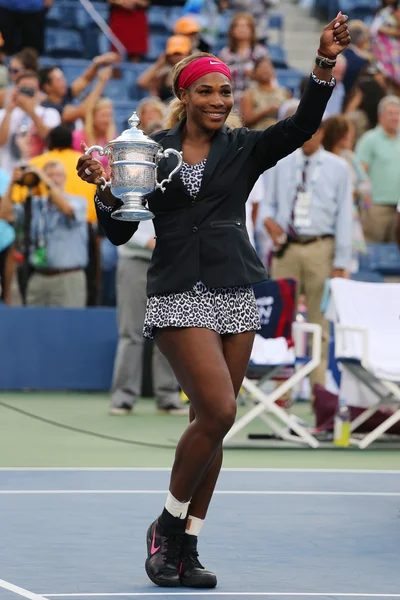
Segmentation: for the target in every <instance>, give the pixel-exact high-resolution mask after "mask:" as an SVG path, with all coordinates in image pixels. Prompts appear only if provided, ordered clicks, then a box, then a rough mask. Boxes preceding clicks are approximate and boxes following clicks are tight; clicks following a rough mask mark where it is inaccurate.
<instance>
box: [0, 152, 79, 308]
mask: <svg viewBox="0 0 400 600" xmlns="http://www.w3.org/2000/svg"><path fill="white" fill-rule="evenodd" d="M28 173H30V174H31V175H33V176H36V177H37V178H39V179H40V181H41V182H42V183H43V184H44V185H45V186H46V188H47V191H46V193H45V195H44V196H36V195H32V203H31V216H30V226H29V231H30V236H29V238H30V239H29V242H30V243H29V248H30V250H29V264H30V267H31V269H32V274H31V276H30V278H29V282H28V290H27V304H28V305H31V306H62V307H66V308H67V307H68V308H82V307H84V306H85V304H86V279H85V271H84V270H85V268H86V266H87V262H88V231H87V224H86V213H87V206H86V199H85V198H82V197H80V196H73V195H72V194H67V193H65V191H64V186H65V180H66V174H65V170H64V167H63V165H62V164H61V163H59V162H57V161H50V162H48V163H46V165H45V166H44V168H43V170H42V169H39V168H38V167H30V168H29V171H28V169H27V170H25V172H24V177H25V176H26V175H27V174H28ZM21 176H22V171H21V169H20V168H19V167H17V168H15V169H14V170H13V175H12V181H11V184H10V185H9V187H8V190H7V192H6V194H5V195H4V197H3V200H2V203H1V207H0V218H3V219H4V220H6V221H8V222H15V223H16V224H18V223H21V222H24V220H25V218H26V216H27V215H26V211H25V205H24V204H15V205H14V206H13V203H12V200H11V198H12V188H13V187H14V186H15V185H17V182H18V181H20V179H21Z"/></svg>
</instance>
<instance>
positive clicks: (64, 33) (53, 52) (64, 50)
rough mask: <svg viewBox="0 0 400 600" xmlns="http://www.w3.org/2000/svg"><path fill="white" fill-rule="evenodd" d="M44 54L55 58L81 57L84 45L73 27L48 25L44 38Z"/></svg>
mask: <svg viewBox="0 0 400 600" xmlns="http://www.w3.org/2000/svg"><path fill="white" fill-rule="evenodd" d="M45 46H46V54H47V55H48V56H53V57H56V58H64V57H65V58H67V57H77V58H79V57H83V55H84V46H83V43H82V38H81V35H80V33H79V32H78V31H76V30H74V29H58V28H57V29H55V28H52V27H48V28H47V29H46V38H45Z"/></svg>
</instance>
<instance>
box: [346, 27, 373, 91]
mask: <svg viewBox="0 0 400 600" xmlns="http://www.w3.org/2000/svg"><path fill="white" fill-rule="evenodd" d="M349 31H350V36H351V44H350V46H349V47H348V48H346V50H345V51H344V52H343V54H342V56H344V57H345V58H346V61H347V62H346V71H345V73H344V76H343V85H344V89H345V91H346V95H347V94H349V93H350V92H351V90H352V89H353V86H354V84H355V83H356V81H357V79H358V77H359V75H361V74H362V73H363V72H364V71H365V70H366V69H368V67H369V66H370V65H371V62H372V60H373V57H372V54H371V53H370V41H371V35H370V31H369V28H368V26H367V25H366V24H365V23H364V21H359V20H356V19H354V20H352V21H349Z"/></svg>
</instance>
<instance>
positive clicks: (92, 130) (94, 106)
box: [72, 98, 117, 171]
mask: <svg viewBox="0 0 400 600" xmlns="http://www.w3.org/2000/svg"><path fill="white" fill-rule="evenodd" d="M116 131H117V130H116V126H115V122H114V113H113V103H112V100H110V99H109V98H100V99H99V100H97V101H96V102H95V103H92V102H90V103H88V105H87V110H86V115H85V121H84V127H83V129H75V131H74V132H73V134H72V140H73V142H72V147H73V148H74V150H76V151H77V152H79V151H82V145H81V144H82V142H85V144H86V145H87V146H94V145H96V146H102V147H103V146H105V144H106V143H107V142H109V141H110V140H112V139H114V138H115V136H116ZM93 156H95V157H96V158H97V159H98V160H99V161H100V162H101V163H102V165H103V167H104V168H105V170H106V171H107V167H108V159H107V156H100V155H99V154H98V153H94V155H93Z"/></svg>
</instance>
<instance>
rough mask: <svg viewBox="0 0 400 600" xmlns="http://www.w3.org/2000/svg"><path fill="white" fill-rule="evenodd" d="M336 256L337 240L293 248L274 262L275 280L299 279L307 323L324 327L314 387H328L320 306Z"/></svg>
mask: <svg viewBox="0 0 400 600" xmlns="http://www.w3.org/2000/svg"><path fill="white" fill-rule="evenodd" d="M334 252H335V240H334V239H333V238H324V239H321V240H317V241H316V242H312V243H310V244H290V245H289V247H288V248H287V250H286V252H285V254H284V255H283V256H282V257H280V258H276V257H274V259H273V261H272V270H271V274H272V277H273V278H274V279H280V278H285V277H291V278H293V279H297V293H298V294H299V293H300V292H301V293H304V294H305V296H306V302H307V319H308V321H309V322H310V323H317V324H319V325H321V327H322V357H321V363H320V365H319V366H318V367H317V368H316V369H315V370H314V371H313V372H312V373H311V376H310V380H311V385H312V387H314V384H315V383H319V384H320V385H323V386H325V376H326V370H327V366H328V349H329V323H328V321H327V320H326V319H325V318H324V316H323V314H322V312H321V309H320V306H321V300H322V296H323V293H324V286H325V281H326V279H328V278H329V277H330V275H331V272H332V265H333V257H334ZM313 395H314V394H312V396H313Z"/></svg>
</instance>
